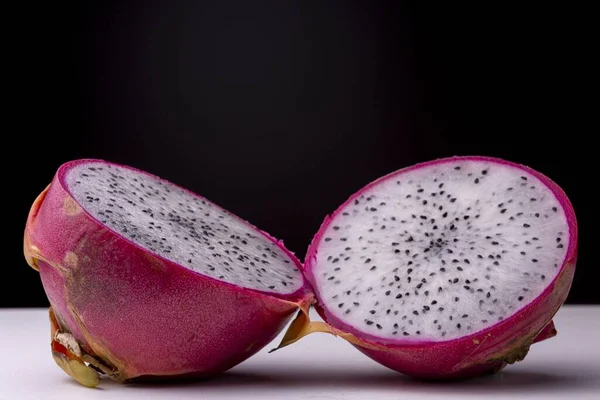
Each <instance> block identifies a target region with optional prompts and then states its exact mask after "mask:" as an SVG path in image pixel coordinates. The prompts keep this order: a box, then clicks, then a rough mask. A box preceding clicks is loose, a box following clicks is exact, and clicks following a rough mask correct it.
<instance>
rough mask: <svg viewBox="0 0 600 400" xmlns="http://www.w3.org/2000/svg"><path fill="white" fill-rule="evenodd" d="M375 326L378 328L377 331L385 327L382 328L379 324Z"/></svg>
mask: <svg viewBox="0 0 600 400" xmlns="http://www.w3.org/2000/svg"><path fill="white" fill-rule="evenodd" d="M375 326H376V327H377V329H381V328H383V327H382V326H381V325H379V324H376V325H375Z"/></svg>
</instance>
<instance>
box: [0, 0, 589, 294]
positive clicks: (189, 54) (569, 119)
mask: <svg viewBox="0 0 600 400" xmlns="http://www.w3.org/2000/svg"><path fill="white" fill-rule="evenodd" d="M421 4H423V5H422V6H421V8H419V7H415V6H413V5H409V4H408V3H406V2H398V1H394V2H392V1H390V2H370V1H360V2H359V1H357V2H350V1H338V2H333V1H314V2H310V1H307V2H304V1H298V2H296V1H272V2H260V1H252V2H246V1H237V2H231V1H219V2H216V1H214V2H195V1H189V2H182V1H163V2H157V1H144V2H134V1H119V2H113V3H111V2H89V4H86V2H77V3H73V4H70V5H67V4H65V3H55V2H53V3H52V4H51V5H46V6H36V7H35V8H32V9H30V10H27V11H26V12H25V13H24V14H19V15H18V16H15V17H14V18H15V19H16V21H17V23H18V25H19V28H18V29H16V30H15V32H13V36H12V37H13V38H19V39H22V40H21V41H20V42H18V43H19V44H18V45H17V47H18V49H17V54H16V56H15V57H14V58H13V59H12V62H13V65H14V66H16V68H15V69H16V71H15V75H14V76H12V75H9V76H8V79H7V80H9V81H13V82H12V83H13V84H16V85H17V86H18V87H19V90H18V91H17V93H18V94H16V95H15V97H14V98H13V99H12V102H13V104H16V105H17V106H18V108H21V109H24V110H25V114H26V115H25V116H23V117H20V118H19V121H18V123H17V124H16V125H15V126H17V127H18V128H17V129H16V130H14V132H15V134H13V135H12V136H11V137H12V139H11V140H13V141H14V142H13V143H12V145H14V144H15V143H16V147H17V149H16V150H15V154H12V155H11V154H6V157H7V158H9V157H18V158H19V161H17V162H14V161H10V163H9V167H7V168H5V170H6V171H7V173H6V174H5V177H4V180H5V184H6V185H7V187H8V189H7V190H6V191H5V193H4V200H3V201H4V204H5V206H7V207H8V210H9V212H8V215H7V217H6V223H5V226H4V227H5V232H8V235H5V236H4V238H5V240H4V243H5V247H4V249H5V250H6V251H5V254H6V253H8V260H7V259H6V258H5V264H4V271H7V274H6V273H5V275H4V277H5V278H4V279H3V282H4V289H3V290H2V291H0V306H46V305H47V300H46V298H45V294H44V292H43V288H42V286H41V284H40V281H39V277H38V274H37V272H35V271H34V270H33V269H31V268H29V267H28V266H27V264H26V263H25V260H24V257H23V253H22V232H23V229H24V226H25V219H26V216H27V212H28V211H29V207H30V205H31V203H32V202H33V200H34V199H35V197H36V196H37V194H38V193H39V192H40V191H41V190H43V189H44V187H45V186H46V185H47V184H48V183H49V182H50V180H51V179H52V177H53V174H54V172H55V171H56V169H57V168H58V167H59V165H60V164H61V163H63V162H65V161H68V160H71V159H75V158H84V157H94V158H103V159H106V160H110V161H114V162H118V163H123V164H128V165H131V166H135V167H138V168H141V169H145V170H148V171H150V172H152V173H155V174H157V175H160V176H162V177H164V178H167V179H170V180H172V181H174V182H176V183H178V184H180V185H182V186H185V187H188V188H189V189H191V190H193V191H195V192H197V193H200V194H202V195H203V196H205V197H207V198H209V199H211V200H212V201H214V202H216V203H218V204H220V205H221V206H223V207H225V208H228V209H229V210H231V211H232V212H234V213H236V214H238V215H240V216H241V217H243V218H245V219H247V220H249V221H251V222H252V223H254V224H256V225H258V226H259V227H261V228H262V229H264V230H266V231H268V232H270V233H271V234H273V235H274V236H276V237H278V238H281V239H283V240H284V241H285V243H286V245H287V247H288V248H289V249H290V250H292V251H294V252H295V253H296V254H297V255H298V256H299V257H300V258H303V257H304V254H305V251H306V248H307V246H308V244H309V241H310V239H311V237H312V235H313V234H314V233H315V232H316V231H317V229H318V227H319V225H320V223H321V221H322V220H323V218H324V217H325V215H326V214H327V213H330V212H331V211H333V210H334V209H335V208H336V207H337V206H338V205H339V204H340V203H341V202H343V201H344V200H345V199H346V198H347V197H348V196H349V195H350V194H351V193H353V192H354V191H356V190H358V189H359V188H360V187H362V186H363V185H365V184H366V183H368V182H370V181H371V180H373V179H376V178H377V177H379V176H381V175H383V174H386V173H388V172H391V171H393V170H396V169H398V168H401V167H405V166H408V165H411V164H413V163H416V162H421V161H426V160H430V159H433V158H437V157H444V156H451V155H475V154H480V155H491V156H497V157H503V158H507V159H510V160H512V161H516V162H520V163H524V164H527V165H529V166H531V167H533V168H536V169H538V170H540V171H541V172H543V173H545V174H546V175H548V176H549V177H551V178H552V179H553V180H555V181H556V182H557V183H558V184H559V185H560V186H562V187H563V189H564V190H565V191H566V193H567V194H568V195H569V197H570V198H571V200H572V202H573V204H574V206H575V210H576V213H577V216H578V219H579V224H580V226H579V228H580V242H579V243H580V257H579V263H578V267H577V268H578V269H577V272H576V277H575V282H574V285H573V289H572V291H571V294H570V296H569V299H568V302H569V303H600V291H599V290H598V289H597V287H598V284H597V282H598V278H599V277H600V276H599V273H598V266H597V263H596V262H595V261H594V259H593V258H592V254H591V253H592V251H591V250H593V246H594V243H593V242H592V239H596V237H597V234H596V232H595V231H594V228H595V227H596V226H597V223H596V222H597V218H596V215H597V209H598V206H597V200H595V199H594V196H593V194H594V191H593V190H592V189H591V188H593V187H594V183H593V182H594V180H595V179H596V178H595V177H594V173H595V171H596V166H595V165H593V163H594V161H595V160H594V156H593V155H591V156H590V155H588V153H590V154H592V152H593V149H594V144H593V140H592V138H593V137H594V135H595V134H596V133H597V132H598V130H597V129H596V128H595V129H591V128H587V127H584V126H583V125H582V124H581V120H582V117H583V116H584V115H586V113H587V112H586V110H588V109H586V107H585V106H584V105H583V101H582V99H583V98H584V97H586V96H584V95H581V94H580V92H579V91H580V90H581V91H584V92H585V91H586V85H587V82H586V81H585V79H584V78H582V76H583V68H584V65H585V64H586V62H585V61H584V60H585V57H586V54H588V53H589V49H587V50H586V49H583V51H582V47H581V46H580V44H581V43H582V40H583V38H584V36H585V35H583V34H581V35H579V34H578V33H577V28H579V27H580V26H581V25H582V23H580V22H579V21H580V18H581V14H576V13H574V12H573V10H569V9H565V8H560V9H559V8H555V9H554V8H551V7H549V6H548V5H544V6H542V7H538V6H535V7H534V6H531V9H524V8H523V7H522V6H519V8H516V9H509V8H502V7H500V6H497V5H492V4H487V3H486V5H485V6H481V5H479V6H476V7H466V6H465V7H464V9H459V8H456V7H455V6H453V7H454V8H451V7H450V6H438V8H435V7H434V6H425V5H424V3H421ZM32 7H33V6H32ZM440 7H441V8H440ZM7 18H9V17H7ZM594 112H595V111H594ZM9 118H10V116H9ZM590 135H591V136H590ZM9 145H10V144H9ZM12 145H10V146H12ZM9 148H10V147H9ZM9 153H10V152H9ZM5 161H6V160H5ZM589 182H592V184H589ZM6 202H8V205H7V204H6ZM7 276H8V278H7Z"/></svg>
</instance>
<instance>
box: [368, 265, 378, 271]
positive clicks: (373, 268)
mask: <svg viewBox="0 0 600 400" xmlns="http://www.w3.org/2000/svg"><path fill="white" fill-rule="evenodd" d="M376 268H377V266H376V265H373V266H372V267H371V268H369V271H375V269H376Z"/></svg>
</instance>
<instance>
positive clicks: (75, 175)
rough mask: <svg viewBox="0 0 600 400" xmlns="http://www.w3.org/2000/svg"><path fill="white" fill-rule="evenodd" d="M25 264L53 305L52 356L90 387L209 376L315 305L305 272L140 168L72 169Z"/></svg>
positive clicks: (60, 179) (34, 221)
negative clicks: (298, 312) (37, 275)
mask: <svg viewBox="0 0 600 400" xmlns="http://www.w3.org/2000/svg"><path fill="white" fill-rule="evenodd" d="M24 253H25V257H26V259H27V261H28V263H29V264H30V265H31V266H32V267H33V268H35V269H37V270H38V271H39V273H40V277H41V280H42V284H43V287H44V290H45V293H46V295H47V297H48V300H49V302H50V305H51V308H50V325H51V351H52V354H53V357H54V360H55V361H56V363H57V364H58V365H59V366H60V367H61V368H62V369H63V370H64V371H65V372H66V373H67V374H69V375H70V376H71V377H73V378H74V379H76V380H77V381H78V382H80V383H81V384H83V385H86V386H91V387H93V386H96V385H98V384H99V382H100V378H101V377H102V376H108V377H110V378H112V379H114V380H116V381H119V382H131V381H139V380H149V379H150V380H151V379H161V380H164V379H176V378H186V377H209V376H213V375H215V374H219V373H221V372H223V371H225V370H228V369H229V368H231V367H233V366H235V365H237V364H239V363H241V362H242V361H244V360H246V359H247V358H248V357H250V356H252V355H253V354H255V353H256V352H257V351H259V350H260V349H262V348H263V347H264V346H265V345H267V344H268V343H269V342H271V341H272V340H273V339H274V338H275V337H276V335H278V334H279V332H280V331H282V330H283V329H284V327H285V326H286V324H287V323H288V322H289V321H290V320H291V319H292V318H293V315H294V313H295V311H296V310H297V309H298V308H303V309H304V308H306V306H307V304H309V303H310V302H311V301H312V291H311V289H310V286H309V285H308V284H307V281H306V280H305V278H304V276H303V274H302V272H301V269H300V268H301V264H300V262H299V261H298V260H297V258H295V257H294V255H293V254H292V253H290V252H289V251H288V250H286V249H285V247H284V245H283V243H282V242H280V241H277V240H275V239H273V238H272V237H270V236H269V235H267V234H266V233H264V232H262V231H261V230H259V229H257V228H256V227H254V226H252V225H250V224H249V223H248V222H245V221H243V220H242V219H240V218H238V217H236V216H235V215H233V214H232V213H230V212H228V211H226V210H224V209H222V208H220V207H219V206H217V205H215V204H213V203H212V202H210V201H208V200H207V199H205V198H202V197H200V196H198V195H196V194H194V193H191V192H190V191H187V190H185V189H183V188H181V187H179V186H176V185H175V184H173V183H170V182H168V181H166V180H163V179H161V178H159V177H156V176H154V175H151V174H149V173H146V172H143V171H140V170H137V169H135V168H132V167H127V166H121V165H116V164H113V163H109V162H105V161H102V160H92V159H86V160H75V161H72V162H68V163H65V164H63V165H62V166H61V167H60V168H59V169H58V171H57V172H56V174H55V176H54V178H53V180H52V182H51V183H50V185H49V186H48V187H47V188H46V189H45V190H44V191H43V192H42V193H41V194H40V195H39V197H38V198H37V199H36V200H35V202H34V203H33V205H32V207H31V210H30V213H29V216H28V219H27V224H26V228H25V236H24Z"/></svg>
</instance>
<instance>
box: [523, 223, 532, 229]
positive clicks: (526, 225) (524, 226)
mask: <svg viewBox="0 0 600 400" xmlns="http://www.w3.org/2000/svg"><path fill="white" fill-rule="evenodd" d="M530 226H531V225H529V224H523V228H529V227H530Z"/></svg>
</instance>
